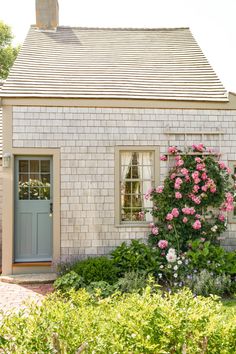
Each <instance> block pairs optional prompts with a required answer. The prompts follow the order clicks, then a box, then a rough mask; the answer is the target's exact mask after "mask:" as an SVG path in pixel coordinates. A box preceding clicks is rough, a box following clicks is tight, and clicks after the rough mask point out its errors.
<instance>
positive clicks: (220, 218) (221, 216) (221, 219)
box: [218, 214, 225, 222]
mask: <svg viewBox="0 0 236 354" xmlns="http://www.w3.org/2000/svg"><path fill="white" fill-rule="evenodd" d="M218 219H219V220H220V221H222V222H224V221H225V216H224V214H219V215H218Z"/></svg>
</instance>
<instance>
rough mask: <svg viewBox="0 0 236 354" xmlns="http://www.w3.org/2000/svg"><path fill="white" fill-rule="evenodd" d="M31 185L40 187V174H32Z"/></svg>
mask: <svg viewBox="0 0 236 354" xmlns="http://www.w3.org/2000/svg"><path fill="white" fill-rule="evenodd" d="M30 184H31V185H37V186H39V185H40V184H41V180H40V179H39V174H38V173H31V174H30Z"/></svg>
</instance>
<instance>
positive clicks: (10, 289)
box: [0, 281, 53, 312]
mask: <svg viewBox="0 0 236 354" xmlns="http://www.w3.org/2000/svg"><path fill="white" fill-rule="evenodd" d="M52 290H53V288H52V285H51V284H30V285H18V284H9V283H4V282H1V281H0V310H3V311H4V312H8V311H10V310H12V309H14V310H16V311H17V310H18V309H20V308H24V307H25V305H24V301H26V300H30V301H35V302H37V303H40V301H41V300H42V298H43V296H44V295H46V294H48V293H50V292H52Z"/></svg>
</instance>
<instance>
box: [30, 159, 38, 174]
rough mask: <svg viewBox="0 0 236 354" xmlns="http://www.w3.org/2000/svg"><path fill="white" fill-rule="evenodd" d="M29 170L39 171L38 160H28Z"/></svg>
mask: <svg viewBox="0 0 236 354" xmlns="http://www.w3.org/2000/svg"><path fill="white" fill-rule="evenodd" d="M30 172H39V161H38V160H30Z"/></svg>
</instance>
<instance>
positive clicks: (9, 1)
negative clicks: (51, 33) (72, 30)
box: [0, 0, 236, 92]
mask: <svg viewBox="0 0 236 354" xmlns="http://www.w3.org/2000/svg"><path fill="white" fill-rule="evenodd" d="M59 13H60V25H65V26H66V25H69V26H79V27H83V26H84V27H155V28H156V27H157V28H158V27H190V29H191V31H192V33H193V35H194V37H195V38H196V40H197V42H198V44H199V45H200V47H201V48H202V50H203V52H204V54H205V55H206V57H207V58H208V60H209V62H210V63H211V65H212V66H213V68H214V70H215V72H216V73H217V75H218V77H219V78H220V80H221V81H222V83H223V84H224V86H225V88H226V89H227V90H228V91H233V92H236V0H59ZM0 20H2V21H3V22H5V23H7V24H8V25H10V26H11V27H12V31H13V34H14V36H15V38H14V44H21V43H22V42H23V41H24V38H25V37H26V34H27V31H28V29H29V26H30V25H31V24H34V23H35V0H0Z"/></svg>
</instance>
